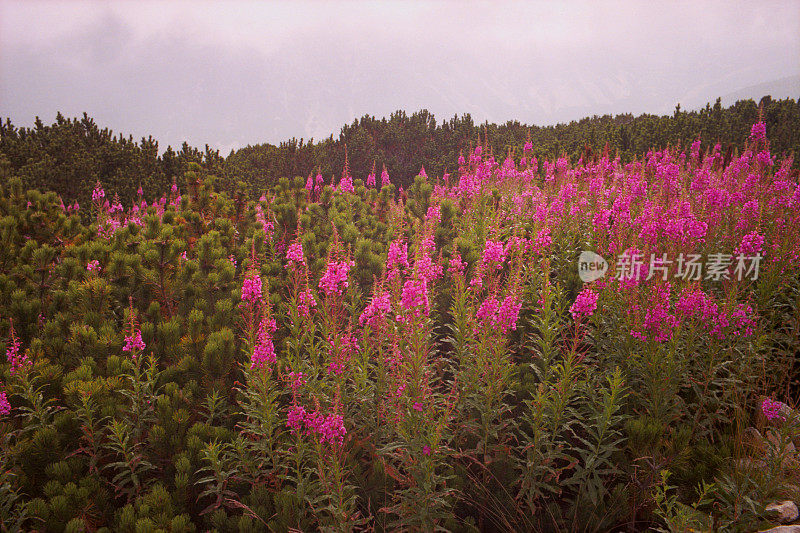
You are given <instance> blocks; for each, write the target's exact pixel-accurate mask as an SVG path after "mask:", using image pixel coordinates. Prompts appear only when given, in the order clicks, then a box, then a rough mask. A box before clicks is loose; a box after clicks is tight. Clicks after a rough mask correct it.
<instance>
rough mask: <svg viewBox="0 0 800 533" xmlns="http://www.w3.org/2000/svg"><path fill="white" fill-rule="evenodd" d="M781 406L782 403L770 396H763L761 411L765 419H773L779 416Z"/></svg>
mask: <svg viewBox="0 0 800 533" xmlns="http://www.w3.org/2000/svg"><path fill="white" fill-rule="evenodd" d="M781 407H783V403H781V402H776V401H775V400H772V399H771V398H764V401H763V402H762V403H761V412H762V413H764V416H765V417H767V420H774V419H776V418H779V417H781V414H780V412H781Z"/></svg>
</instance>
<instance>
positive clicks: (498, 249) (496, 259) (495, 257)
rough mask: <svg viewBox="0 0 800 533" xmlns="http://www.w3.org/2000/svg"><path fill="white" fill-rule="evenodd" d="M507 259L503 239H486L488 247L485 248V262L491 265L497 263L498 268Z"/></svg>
mask: <svg viewBox="0 0 800 533" xmlns="http://www.w3.org/2000/svg"><path fill="white" fill-rule="evenodd" d="M505 260H506V251H505V246H504V245H503V243H502V242H501V241H491V240H489V241H486V247H485V248H484V249H483V263H484V264H485V265H490V264H493V263H495V264H496V268H498V269H499V268H500V267H501V266H502V264H503V261H505Z"/></svg>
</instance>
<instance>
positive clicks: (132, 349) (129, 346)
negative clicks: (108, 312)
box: [122, 298, 145, 361]
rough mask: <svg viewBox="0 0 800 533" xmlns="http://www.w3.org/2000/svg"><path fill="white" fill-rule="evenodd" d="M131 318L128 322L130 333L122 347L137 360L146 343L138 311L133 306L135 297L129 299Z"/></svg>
mask: <svg viewBox="0 0 800 533" xmlns="http://www.w3.org/2000/svg"><path fill="white" fill-rule="evenodd" d="M128 314H129V316H130V318H129V322H128V334H127V335H126V336H125V345H124V346H123V347H122V351H123V352H129V353H130V354H131V358H132V359H133V360H134V361H135V360H136V359H137V358H138V356H139V353H141V352H143V351H144V349H145V343H144V341H143V340H142V332H141V330H139V327H138V324H137V322H136V312H135V311H134V308H133V298H130V299H129V312H128Z"/></svg>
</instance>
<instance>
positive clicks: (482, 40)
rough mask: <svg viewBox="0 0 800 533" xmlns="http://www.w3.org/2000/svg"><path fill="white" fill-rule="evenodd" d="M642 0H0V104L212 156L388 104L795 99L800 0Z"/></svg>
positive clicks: (496, 118)
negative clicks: (205, 149) (82, 119)
mask: <svg viewBox="0 0 800 533" xmlns="http://www.w3.org/2000/svg"><path fill="white" fill-rule="evenodd" d="M650 4H651V3H649V2H643V1H642V2H638V1H620V2H568V3H555V2H552V3H550V2H547V3H544V2H543V3H533V2H524V3H522V2H520V3H517V2H511V3H497V2H493V3H483V2H481V3H471V2H470V3H462V2H444V3H437V2H381V3H377V2H369V3H367V2H335V3H334V2H308V3H304V2H299V3H298V2H292V3H266V2H233V1H226V2H202V1H192V2H174V1H173V2H134V1H127V2H99V1H97V2H77V1H67V2H44V1H25V2H12V1H8V0H0V117H10V118H11V120H12V121H13V122H14V123H15V124H16V125H31V124H32V123H33V120H34V117H35V116H37V115H38V116H40V117H41V118H42V120H43V121H44V122H45V123H50V122H52V121H53V120H54V118H55V114H56V112H57V111H61V112H62V113H63V114H64V115H65V116H70V117H71V116H80V115H82V113H83V112H84V111H86V112H88V113H89V115H90V116H92V117H94V118H95V120H96V121H97V122H98V123H99V124H100V125H101V126H107V127H110V128H112V129H113V130H114V131H115V132H122V133H125V134H126V135H127V134H128V133H130V134H133V135H134V138H140V137H141V136H143V135H150V134H152V135H153V137H155V138H156V139H157V140H158V141H159V143H160V148H161V149H162V150H163V149H165V148H166V146H167V145H168V144H171V145H172V146H173V147H174V146H177V145H180V144H181V143H182V142H183V141H184V140H186V141H188V142H189V144H191V145H194V146H198V147H202V146H203V145H204V144H206V143H208V144H209V145H211V146H213V147H215V148H219V149H221V152H222V153H223V155H227V153H228V151H229V150H230V149H231V148H237V147H241V146H245V145H247V144H257V143H262V142H270V143H273V144H277V143H278V142H280V141H281V140H285V139H288V138H290V137H297V138H301V137H303V138H306V139H308V138H309V137H313V138H315V139H321V138H324V137H327V136H329V135H330V134H334V137H337V136H338V132H339V129H340V128H341V126H342V125H343V124H344V123H346V122H352V121H353V119H355V118H358V117H361V116H362V115H364V114H370V115H374V116H377V117H383V116H388V115H389V114H390V113H392V112H393V111H395V110H398V109H404V110H406V111H407V112H408V113H411V112H413V111H416V110H419V109H428V110H429V111H430V112H432V113H433V114H434V115H436V118H437V120H438V121H439V122H441V121H442V120H447V119H449V118H451V117H452V116H453V115H455V114H459V115H461V114H462V113H471V114H472V117H473V119H475V121H476V122H482V121H484V120H488V121H490V122H505V121H507V120H519V121H520V122H526V123H532V124H538V125H547V124H554V123H557V122H568V121H570V120H576V119H580V118H582V117H584V116H587V115H594V114H597V115H601V114H605V113H622V112H632V113H634V114H639V113H643V112H649V113H657V114H664V113H671V112H672V110H673V109H674V107H675V104H676V103H680V104H681V106H682V107H683V108H685V109H693V108H698V107H701V106H703V105H705V103H706V102H708V101H711V102H712V103H713V101H714V99H715V98H716V97H717V96H722V97H723V102H724V103H733V102H734V101H735V100H736V99H739V98H746V97H752V98H755V99H757V98H760V97H761V96H763V94H767V93H769V94H772V96H773V97H774V98H779V97H787V96H791V97H793V98H798V97H800V2H798V1H794V2H774V3H773V2H746V3H745V2H724V3H722V2H699V1H694V2H686V3H684V2H668V3H667V2H665V3H664V4H663V5H661V4H659V5H650Z"/></svg>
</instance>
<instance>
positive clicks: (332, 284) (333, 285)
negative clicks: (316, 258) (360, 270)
mask: <svg viewBox="0 0 800 533" xmlns="http://www.w3.org/2000/svg"><path fill="white" fill-rule="evenodd" d="M354 265H355V262H353V261H330V262H329V263H328V268H327V269H326V270H325V274H323V275H322V279H320V280H319V288H320V289H321V290H322V291H323V292H325V295H326V296H331V295H333V294H336V295H338V296H341V295H342V291H343V290H344V289H346V288H347V287H349V286H350V283H349V282H348V281H347V274H348V273H349V272H350V267H352V266H354Z"/></svg>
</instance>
